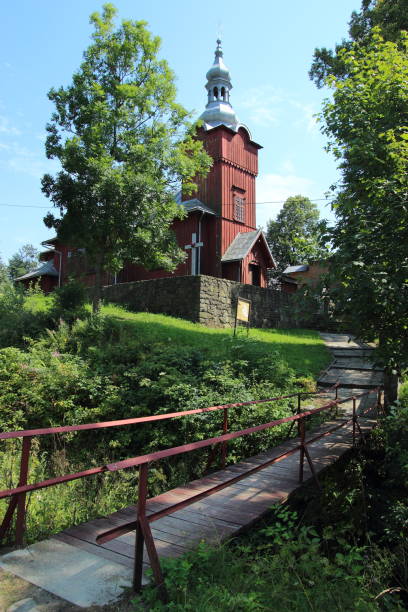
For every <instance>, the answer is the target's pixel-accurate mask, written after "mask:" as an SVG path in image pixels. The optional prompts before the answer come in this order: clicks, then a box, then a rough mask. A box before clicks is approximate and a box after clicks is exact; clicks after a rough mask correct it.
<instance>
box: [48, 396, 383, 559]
mask: <svg viewBox="0 0 408 612" xmlns="http://www.w3.org/2000/svg"><path fill="white" fill-rule="evenodd" d="M349 394H350V390H347V396H348V395H349ZM365 399H366V398H362V400H361V402H363V401H364V400H365ZM372 401H375V396H372ZM351 404H352V402H351V401H350V402H348V403H347V404H343V405H342V407H343V410H342V411H341V412H342V414H341V415H340V416H339V418H338V419H336V420H333V421H326V422H325V423H324V424H323V425H321V426H320V427H318V428H315V429H313V431H310V432H309V433H308V435H307V436H306V440H308V439H311V438H312V437H314V436H315V435H317V434H319V433H324V432H326V431H327V430H329V429H330V428H332V427H333V426H335V425H338V424H339V423H340V422H341V420H342V419H347V418H349V417H350V414H351ZM359 422H360V427H361V429H362V430H363V432H366V431H368V430H370V429H371V428H372V427H373V426H374V424H375V423H376V419H375V414H373V413H371V414H370V416H368V417H360V419H359ZM352 429H353V427H352V423H349V424H348V425H345V426H344V427H343V428H341V429H339V430H338V431H336V432H334V433H331V434H330V435H327V436H325V437H322V438H320V440H317V441H316V442H314V443H313V445H310V446H309V452H310V455H311V458H312V461H313V465H314V468H315V471H316V473H317V474H318V473H319V472H321V471H322V470H324V469H325V468H326V467H328V466H329V465H331V464H332V463H334V462H335V461H336V460H337V459H338V458H339V457H340V456H341V455H343V454H344V453H345V452H346V451H347V450H348V449H350V448H351V446H352V444H353V432H352ZM298 444H299V439H298V438H293V439H291V440H288V441H287V442H284V443H283V444H280V445H279V446H277V447H275V448H273V449H272V450H271V451H268V452H264V453H260V454H259V455H256V456H254V457H251V458H249V459H246V460H245V461H241V462H240V463H237V464H234V465H231V466H229V467H227V468H225V469H223V470H219V471H216V472H214V473H212V474H211V475H209V476H206V477H204V478H201V479H199V480H195V481H192V482H190V483H189V484H187V485H184V486H181V487H177V488H175V489H173V490H171V491H168V492H166V493H163V494H162V495H159V496H157V497H155V498H153V499H152V500H148V502H147V515H149V514H151V513H153V512H157V511H158V510H161V509H163V508H166V507H168V506H171V505H173V504H174V503H177V502H180V501H183V500H185V499H188V498H189V497H191V496H192V495H194V494H196V493H198V492H200V491H204V490H205V489H206V488H209V487H212V486H214V485H216V484H218V483H220V482H223V481H225V480H229V479H230V478H232V477H234V476H235V475H238V474H245V473H246V472H247V471H248V470H250V469H252V468H253V467H254V466H257V465H261V464H262V463H265V462H266V461H268V460H270V459H272V458H274V457H278V456H280V455H282V454H283V453H286V452H287V451H288V450H290V449H293V448H294V447H296V446H297V445H298ZM311 477H312V474H311V472H310V468H309V466H308V464H307V461H305V467H304V480H305V481H307V480H308V479H310V478H311ZM299 486H300V485H299V453H294V454H293V455H290V456H289V457H285V458H283V459H282V460H280V461H279V462H277V463H274V464H273V465H271V466H269V467H266V468H264V469H262V470H260V471H259V472H257V473H256V474H253V475H251V476H248V477H246V478H243V479H242V480H240V481H239V482H237V483H236V484H233V485H230V486H228V487H227V488H225V489H223V490H222V491H219V492H218V493H214V494H212V495H211V497H209V498H207V499H204V500H200V501H198V502H195V503H193V504H191V505H189V506H188V507H187V508H185V509H182V510H178V511H176V512H174V513H173V514H171V515H169V516H166V517H163V518H160V519H158V520H157V521H155V522H154V523H153V524H152V534H153V537H154V541H155V545H156V549H157V552H158V554H159V556H160V557H177V556H180V555H182V554H184V553H185V552H186V551H187V550H189V549H191V548H194V547H195V546H197V544H198V543H199V542H200V541H202V540H204V541H206V542H209V543H217V542H221V541H222V540H224V539H226V538H229V537H232V536H233V535H235V534H237V533H238V532H240V531H241V530H244V529H246V528H248V527H249V526H250V525H251V524H253V523H254V522H255V521H257V520H259V519H260V518H261V517H262V516H263V515H264V514H265V513H266V512H268V510H270V508H271V507H272V506H273V505H275V504H281V503H283V502H285V501H286V500H287V498H288V497H289V495H290V494H291V493H293V492H294V491H295V490H296V489H297V488H298V487H299ZM131 520H136V506H129V507H127V508H124V509H122V510H120V511H118V512H115V513H113V514H111V515H109V516H108V517H106V518H99V519H95V520H92V521H89V522H87V523H84V524H82V525H78V526H75V527H70V528H68V529H65V530H64V531H63V532H61V533H60V534H58V535H55V536H54V539H56V540H59V541H62V542H64V543H66V544H70V545H71V546H75V547H78V548H80V549H84V550H86V551H88V552H90V553H92V554H94V555H96V556H99V557H102V558H105V559H107V560H109V561H115V562H116V563H120V564H122V565H125V566H128V567H132V566H133V562H134V554H135V531H131V532H129V533H127V534H124V535H120V536H119V537H117V538H115V539H113V540H111V541H109V542H105V543H103V544H97V538H98V536H100V535H101V534H103V533H105V532H106V531H108V530H110V529H112V528H114V527H118V526H122V525H125V524H127V523H129V521H131ZM144 563H145V567H146V568H147V567H148V565H149V563H148V559H147V556H146V553H145V557H144Z"/></svg>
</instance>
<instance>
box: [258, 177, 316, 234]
mask: <svg viewBox="0 0 408 612" xmlns="http://www.w3.org/2000/svg"><path fill="white" fill-rule="evenodd" d="M292 170H293V165H292ZM313 187H314V181H312V180H311V179H308V178H306V177H303V176H297V175H296V174H294V173H293V171H292V172H287V173H283V174H271V173H268V174H263V175H261V176H259V178H258V179H257V183H256V201H257V202H259V204H258V205H257V211H256V212H257V215H256V216H257V225H261V226H262V227H264V228H265V229H266V223H267V221H269V220H270V219H275V217H276V215H277V214H278V212H279V211H280V209H281V208H282V206H283V202H284V201H285V200H286V199H287V198H289V197H290V196H294V195H298V194H301V195H305V196H309V197H310V195H311V194H312V191H313ZM312 195H313V194H312ZM261 202H265V204H262V203H261Z"/></svg>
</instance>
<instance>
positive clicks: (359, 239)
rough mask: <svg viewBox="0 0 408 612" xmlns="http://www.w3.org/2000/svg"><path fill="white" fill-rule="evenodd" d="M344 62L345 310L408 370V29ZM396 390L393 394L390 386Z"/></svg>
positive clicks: (394, 363) (340, 202)
mask: <svg viewBox="0 0 408 612" xmlns="http://www.w3.org/2000/svg"><path fill="white" fill-rule="evenodd" d="M341 59H342V61H343V62H344V65H345V67H346V69H347V73H348V75H349V76H348V77H347V78H336V77H334V76H332V77H329V79H328V80H327V84H328V85H329V86H330V87H331V88H332V89H333V91H334V93H333V100H332V101H330V100H326V102H325V103H324V106H323V112H322V117H321V118H322V120H323V132H324V133H325V134H326V135H327V136H328V138H329V144H328V149H329V150H331V151H332V152H333V154H334V156H335V157H336V159H338V160H339V162H340V163H339V168H340V170H341V174H342V178H341V180H340V182H339V184H338V193H337V198H336V204H335V210H336V215H337V225H336V227H335V229H334V232H333V244H334V246H335V247H336V248H337V253H336V276H337V278H339V279H341V281H342V286H341V287H340V288H339V289H338V295H337V300H336V303H337V307H338V309H339V310H340V311H341V312H342V314H343V316H345V317H346V318H347V320H348V321H349V322H350V323H351V324H352V326H353V328H354V330H355V331H356V332H357V334H358V335H359V336H360V337H361V338H363V339H365V340H375V339H377V338H379V339H380V345H381V346H380V351H381V356H382V359H383V360H384V363H385V364H386V365H387V368H388V370H387V371H388V373H391V372H392V371H395V372H401V371H402V370H403V369H404V368H406V367H408V249H407V244H408V172H407V171H408V133H407V125H408V34H406V33H403V34H402V35H401V39H400V41H398V43H394V42H390V41H384V39H383V38H382V36H381V35H380V31H379V29H374V31H373V35H372V38H371V41H370V43H367V44H366V45H365V47H359V46H358V45H354V46H353V48H352V49H351V50H350V51H343V52H342V54H341ZM389 393H390V395H392V394H391V391H389Z"/></svg>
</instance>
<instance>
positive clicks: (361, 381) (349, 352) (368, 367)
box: [317, 333, 384, 393]
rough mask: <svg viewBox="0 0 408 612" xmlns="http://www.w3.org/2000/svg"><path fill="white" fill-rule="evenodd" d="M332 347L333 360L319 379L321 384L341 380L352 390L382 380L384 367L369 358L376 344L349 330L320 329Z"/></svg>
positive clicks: (339, 381) (332, 383)
mask: <svg viewBox="0 0 408 612" xmlns="http://www.w3.org/2000/svg"><path fill="white" fill-rule="evenodd" d="M320 336H321V338H322V339H323V340H324V342H325V344H326V346H327V347H328V348H329V349H330V351H331V353H332V356H333V361H332V363H331V364H330V366H329V368H328V369H327V370H326V371H325V372H324V373H323V375H322V376H321V377H320V378H319V380H318V381H317V384H318V385H319V386H320V387H331V386H332V385H334V384H335V383H336V382H338V383H339V384H340V385H341V387H342V388H343V389H347V390H348V392H349V393H350V390H351V392H353V390H354V389H355V390H356V392H361V390H362V389H374V388H375V387H379V386H382V384H383V378H384V375H383V370H382V369H381V368H378V367H376V366H375V365H374V364H373V363H372V362H371V361H370V359H371V358H372V355H373V351H374V347H373V346H370V345H368V344H364V343H360V342H357V341H356V340H355V339H354V338H353V336H350V335H347V334H331V333H320Z"/></svg>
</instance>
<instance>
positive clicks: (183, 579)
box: [134, 393, 408, 612]
mask: <svg viewBox="0 0 408 612" xmlns="http://www.w3.org/2000/svg"><path fill="white" fill-rule="evenodd" d="M402 401H403V403H404V405H401V406H399V407H398V408H396V409H395V410H394V411H393V412H392V413H391V415H390V416H388V417H387V418H386V419H384V421H383V422H382V424H381V426H380V427H379V428H378V429H377V430H375V431H374V432H373V433H372V434H371V438H370V440H369V441H368V444H366V445H365V446H363V447H361V448H359V449H356V450H355V451H354V452H353V453H351V454H349V455H348V456H345V457H343V459H342V460H341V461H340V462H338V463H337V464H335V465H333V466H332V467H331V468H330V469H329V470H328V471H327V473H326V475H325V477H324V479H323V481H322V485H323V488H322V491H319V490H318V489H317V488H316V487H315V486H314V485H310V486H308V487H307V488H305V489H304V490H303V491H301V492H300V491H299V492H298V494H297V496H296V497H294V498H292V499H291V500H290V503H289V506H288V507H284V508H278V509H277V510H274V511H272V512H271V513H270V515H269V516H268V517H267V518H266V519H264V520H263V521H262V523H260V524H258V525H257V526H256V528H255V529H252V530H251V531H250V532H249V533H247V534H245V535H243V536H240V537H239V538H237V539H235V540H233V541H232V542H229V543H225V544H223V545H219V546H214V547H208V546H207V545H205V543H202V544H200V546H199V547H198V549H197V550H195V551H192V552H191V553H189V554H188V555H186V556H185V557H183V558H182V559H174V560H169V561H166V562H165V570H166V572H165V581H166V586H167V589H168V592H169V598H170V601H171V603H170V604H169V605H167V606H164V605H163V604H162V603H161V602H160V601H159V600H158V597H157V592H156V590H155V589H154V588H153V587H149V588H148V589H146V590H145V591H144V593H143V600H144V602H143V604H142V603H141V601H140V600H139V598H137V599H135V600H134V606H135V610H138V611H139V610H142V609H146V604H147V607H148V609H149V610H152V611H154V612H159V611H161V610H173V611H180V612H181V611H183V612H184V611H186V612H188V611H191V612H193V611H194V612H197V611H198V612H201V611H202V612H204V611H207V610H211V611H212V612H236V611H242V612H255V611H256V612H258V611H266V610H274V611H275V612H300V611H301V612H304V611H315V612H320V611H321V610H326V609H328V610H338V611H341V612H352V611H353V612H354V611H358V612H374V611H380V610H382V611H390V610H395V611H397V610H406V609H407V604H408V590H407V589H408V545H407V535H408V503H407V494H408V463H407V457H408V435H407V432H408V393H404V394H403V398H402Z"/></svg>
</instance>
